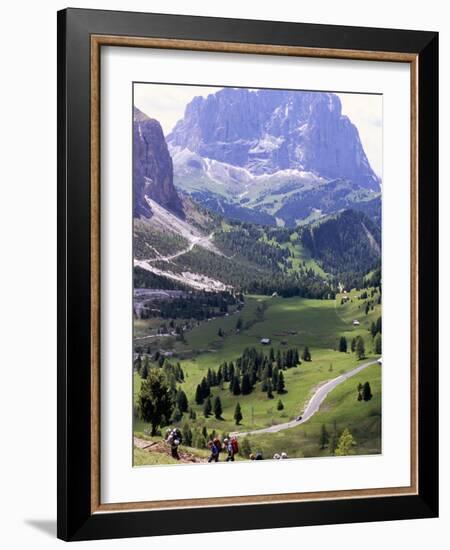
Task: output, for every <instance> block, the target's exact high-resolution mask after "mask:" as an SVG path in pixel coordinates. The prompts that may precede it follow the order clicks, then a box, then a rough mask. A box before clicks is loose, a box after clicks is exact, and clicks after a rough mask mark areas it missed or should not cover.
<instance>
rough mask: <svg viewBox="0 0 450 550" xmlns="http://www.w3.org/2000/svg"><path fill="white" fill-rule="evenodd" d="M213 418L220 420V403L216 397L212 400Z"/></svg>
mask: <svg viewBox="0 0 450 550" xmlns="http://www.w3.org/2000/svg"><path fill="white" fill-rule="evenodd" d="M214 416H215V417H216V418H217V419H219V418H222V402H221V400H220V397H219V396H218V395H216V397H215V398H214Z"/></svg>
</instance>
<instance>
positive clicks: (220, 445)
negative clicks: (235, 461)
mask: <svg viewBox="0 0 450 550" xmlns="http://www.w3.org/2000/svg"><path fill="white" fill-rule="evenodd" d="M213 443H214V445H215V446H216V447H217V450H218V451H219V453H221V452H222V449H223V445H222V441H220V438H219V437H218V436H217V437H215V438H214V439H213Z"/></svg>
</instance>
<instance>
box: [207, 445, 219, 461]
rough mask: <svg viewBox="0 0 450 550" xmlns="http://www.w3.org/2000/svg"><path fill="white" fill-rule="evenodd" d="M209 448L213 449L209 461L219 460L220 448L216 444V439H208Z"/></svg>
mask: <svg viewBox="0 0 450 550" xmlns="http://www.w3.org/2000/svg"><path fill="white" fill-rule="evenodd" d="M208 449H209V450H210V451H211V455H210V457H209V458H208V462H219V453H220V449H219V448H218V447H217V446H216V444H215V443H214V441H208Z"/></svg>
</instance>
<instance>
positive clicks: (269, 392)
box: [267, 379, 273, 399]
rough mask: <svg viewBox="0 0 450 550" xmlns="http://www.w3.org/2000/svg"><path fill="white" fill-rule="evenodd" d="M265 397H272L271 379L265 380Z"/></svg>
mask: <svg viewBox="0 0 450 550" xmlns="http://www.w3.org/2000/svg"><path fill="white" fill-rule="evenodd" d="M267 397H268V398H269V399H273V393H272V382H271V380H270V379H269V380H267Z"/></svg>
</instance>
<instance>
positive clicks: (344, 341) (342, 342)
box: [339, 336, 347, 353]
mask: <svg viewBox="0 0 450 550" xmlns="http://www.w3.org/2000/svg"><path fill="white" fill-rule="evenodd" d="M339 351H340V352H342V353H347V338H346V337H345V336H341V338H340V339H339Z"/></svg>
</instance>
